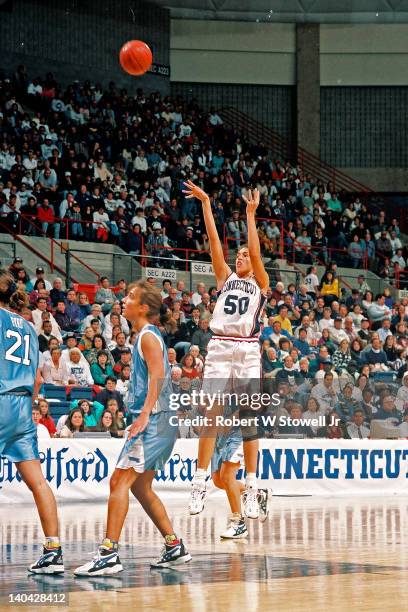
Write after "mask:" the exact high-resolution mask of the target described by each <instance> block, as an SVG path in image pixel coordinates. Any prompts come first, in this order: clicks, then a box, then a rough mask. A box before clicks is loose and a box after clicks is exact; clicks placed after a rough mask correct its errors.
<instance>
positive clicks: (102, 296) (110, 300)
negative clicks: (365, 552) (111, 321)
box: [95, 276, 116, 315]
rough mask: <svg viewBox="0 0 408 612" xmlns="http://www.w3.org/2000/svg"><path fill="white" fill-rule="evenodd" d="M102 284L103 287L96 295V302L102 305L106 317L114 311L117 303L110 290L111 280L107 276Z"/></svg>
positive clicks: (101, 281) (103, 278)
mask: <svg viewBox="0 0 408 612" xmlns="http://www.w3.org/2000/svg"><path fill="white" fill-rule="evenodd" d="M100 283H101V286H100V287H99V289H98V291H97V293H96V295H95V302H96V303H97V304H101V305H102V312H103V314H104V315H105V314H108V313H109V312H110V311H111V310H112V306H113V304H114V303H115V302H116V296H115V294H114V293H113V291H112V289H110V287H109V280H108V278H107V277H106V276H103V277H102V278H101V280H100Z"/></svg>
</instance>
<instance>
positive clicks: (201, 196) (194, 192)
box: [183, 181, 208, 202]
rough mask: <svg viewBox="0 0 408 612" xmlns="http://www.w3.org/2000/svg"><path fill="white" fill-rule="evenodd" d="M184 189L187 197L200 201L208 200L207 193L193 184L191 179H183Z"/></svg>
mask: <svg viewBox="0 0 408 612" xmlns="http://www.w3.org/2000/svg"><path fill="white" fill-rule="evenodd" d="M184 185H185V187H186V189H183V193H184V194H185V196H186V198H187V199H190V198H197V200H200V202H205V201H206V200H208V195H207V194H206V193H205V191H203V190H202V189H200V187H198V186H197V185H194V183H193V181H185V183H184Z"/></svg>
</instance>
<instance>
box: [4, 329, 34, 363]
mask: <svg viewBox="0 0 408 612" xmlns="http://www.w3.org/2000/svg"><path fill="white" fill-rule="evenodd" d="M6 338H8V339H9V340H13V344H12V345H11V346H10V347H9V348H8V349H7V350H6V357H5V358H6V359H7V361H13V363H19V364H22V365H26V366H28V365H30V363H31V360H30V359H29V355H30V335H29V334H24V336H22V335H21V334H20V332H18V331H14V330H12V329H8V330H7V331H6ZM22 345H24V356H23V357H20V356H19V355H16V353H17V352H20V351H19V349H20V347H21V346H22Z"/></svg>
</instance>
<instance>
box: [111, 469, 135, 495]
mask: <svg viewBox="0 0 408 612" xmlns="http://www.w3.org/2000/svg"><path fill="white" fill-rule="evenodd" d="M136 476H137V474H136V472H135V471H134V470H133V469H132V468H129V469H127V470H119V469H116V470H115V471H114V472H113V474H112V476H111V479H110V483H109V488H110V492H111V493H115V491H117V490H118V489H121V488H126V487H127V488H130V487H131V486H132V484H133V483H134V481H135V480H136Z"/></svg>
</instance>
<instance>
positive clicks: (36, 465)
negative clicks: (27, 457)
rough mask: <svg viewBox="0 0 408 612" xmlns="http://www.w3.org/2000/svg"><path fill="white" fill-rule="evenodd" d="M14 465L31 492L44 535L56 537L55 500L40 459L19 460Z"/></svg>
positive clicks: (56, 516)
mask: <svg viewBox="0 0 408 612" xmlns="http://www.w3.org/2000/svg"><path fill="white" fill-rule="evenodd" d="M16 467H17V469H18V471H19V473H20V476H21V478H22V479H23V481H24V482H25V484H26V485H27V487H28V488H29V489H30V491H31V493H32V494H33V497H34V501H35V505H36V506H37V511H38V515H39V517H40V521H41V526H42V529H43V532H44V535H45V537H46V538H48V537H51V538H53V537H58V515H57V502H56V501H55V497H54V494H53V492H52V491H51V488H50V486H49V484H48V483H47V481H46V480H45V478H44V475H43V473H42V470H41V464H40V461H39V460H36V459H34V460H32V461H21V462H19V463H17V464H16Z"/></svg>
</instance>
